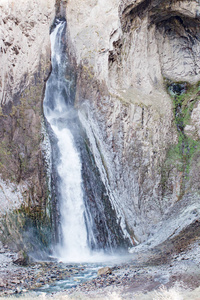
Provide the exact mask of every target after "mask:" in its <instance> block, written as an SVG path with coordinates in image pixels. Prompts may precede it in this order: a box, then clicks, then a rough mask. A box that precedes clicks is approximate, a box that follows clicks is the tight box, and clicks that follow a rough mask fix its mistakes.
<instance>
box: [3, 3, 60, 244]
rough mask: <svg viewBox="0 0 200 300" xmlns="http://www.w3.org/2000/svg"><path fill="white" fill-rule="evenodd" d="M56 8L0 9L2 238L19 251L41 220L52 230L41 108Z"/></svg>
mask: <svg viewBox="0 0 200 300" xmlns="http://www.w3.org/2000/svg"><path fill="white" fill-rule="evenodd" d="M54 5H55V1H51V0H47V1H39V0H34V1H31V2H30V1H24V0H20V1H17V2H14V1H10V0H5V1H3V2H2V1H1V4H0V14H1V20H0V40H1V41H0V62H1V64H0V104H1V112H0V177H1V182H2V184H1V188H0V193H1V197H0V218H1V228H0V229H1V239H3V241H4V242H5V243H8V244H10V245H11V244H12V246H13V247H14V248H15V249H17V248H19V249H20V247H22V244H23V238H24V237H22V232H23V231H26V230H28V227H29V226H31V224H32V223H33V224H32V225H34V226H35V227H36V228H37V227H39V228H40V230H42V229H41V225H39V223H40V220H41V222H42V223H43V225H44V227H45V226H46V225H47V224H48V226H50V219H49V215H48V210H49V207H48V206H49V204H48V203H47V202H48V201H47V200H48V178H47V175H46V171H45V161H44V157H43V153H42V141H43V139H44V132H42V104H41V103H42V99H43V95H44V87H45V81H46V79H47V77H48V74H49V72H50V39H49V28H50V25H51V23H52V21H53V18H54V15H55V8H54ZM45 224H46V225H45ZM43 225H42V226H43ZM34 235H35V233H34V232H32V233H31V232H29V234H27V236H26V238H25V239H26V241H27V245H26V246H27V247H28V248H29V246H30V245H28V239H29V238H28V236H30V237H31V236H32V238H33V237H34ZM36 235H37V234H36ZM32 238H31V239H32ZM33 239H34V238H33Z"/></svg>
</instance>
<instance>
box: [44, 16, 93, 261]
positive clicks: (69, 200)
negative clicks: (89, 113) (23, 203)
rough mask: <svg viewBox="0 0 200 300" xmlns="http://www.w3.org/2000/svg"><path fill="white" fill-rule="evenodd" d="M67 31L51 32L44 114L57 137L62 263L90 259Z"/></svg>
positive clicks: (62, 26)
mask: <svg viewBox="0 0 200 300" xmlns="http://www.w3.org/2000/svg"><path fill="white" fill-rule="evenodd" d="M65 29H66V22H64V21H61V22H58V24H57V25H56V28H55V29H54V30H53V32H52V33H51V52H52V57H51V60H52V73H51V76H50V77H49V79H48V82H47V86H46V92H45V99H44V114H45V117H46V119H47V120H48V122H49V124H50V126H51V128H52V130H53V132H54V135H55V136H56V138H57V147H58V150H59V153H58V156H59V163H58V166H57V172H58V175H59V177H60V183H59V194H60V199H59V201H60V214H61V230H62V242H61V244H60V245H59V246H58V247H57V252H58V256H59V258H60V259H61V260H62V261H74V262H76V261H84V260H87V259H86V258H87V257H88V255H89V248H88V243H87V229H86V224H85V219H84V212H85V206H84V201H83V192H82V178H81V161H80V156H79V153H78V151H77V149H76V147H75V141H74V138H73V135H72V133H71V131H70V128H69V127H70V125H69V123H70V118H73V117H72V115H73V114H75V112H74V110H73V108H72V106H71V105H70V99H69V98H70V92H69V87H70V84H71V83H70V81H67V80H66V79H65V68H66V60H65V54H64V52H65V51H64V50H65V49H64V41H63V40H64V31H65ZM66 98H68V99H66ZM67 102H68V103H67Z"/></svg>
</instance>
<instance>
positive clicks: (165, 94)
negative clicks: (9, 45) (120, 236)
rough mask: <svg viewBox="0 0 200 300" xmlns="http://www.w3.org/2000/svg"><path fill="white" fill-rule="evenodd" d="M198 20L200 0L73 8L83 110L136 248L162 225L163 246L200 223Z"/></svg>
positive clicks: (70, 16) (71, 29)
mask: <svg viewBox="0 0 200 300" xmlns="http://www.w3.org/2000/svg"><path fill="white" fill-rule="evenodd" d="M199 12H200V10H199V4H198V2H197V1H153V0H152V1H132V0H129V1H125V0H124V1H122V0H121V1H119V0H109V1H106V2H105V1H89V0H88V1H84V3H83V2H82V1H80V0H74V1H68V4H67V20H68V34H69V37H70V40H71V45H70V51H71V53H72V54H73V55H74V57H75V58H76V61H77V64H78V82H77V94H76V106H77V108H78V109H79V115H80V119H81V122H82V124H83V126H84V127H85V130H86V132H87V135H88V137H89V140H90V148H91V151H92V152H93V154H94V157H95V160H96V164H97V165H98V166H99V170H100V172H101V176H102V178H103V180H104V183H105V185H106V186H107V193H108V194H109V196H110V199H111V202H112V205H113V207H115V209H116V210H117V213H118V217H119V219H120V220H121V225H122V227H123V229H124V232H126V231H128V232H129V234H130V235H131V236H132V239H133V241H135V242H136V243H137V242H142V241H144V240H146V239H147V238H148V235H151V234H154V237H155V236H158V234H156V233H155V232H157V233H158V232H160V226H161V227H162V222H164V220H167V221H165V222H166V223H165V228H164V229H163V233H162V237H161V236H160V238H159V239H158V241H157V243H159V242H160V241H161V240H162V239H165V238H167V237H169V236H170V235H171V236H173V235H174V234H175V233H176V232H178V231H180V230H181V228H183V227H184V226H187V225H188V224H190V223H192V222H193V221H194V220H195V218H198V214H199V204H198V202H199V183H198V182H199V170H198V167H197V166H198V165H199V162H200V161H199V120H198V111H199V105H200V104H199V99H200V98H199V83H198V81H199V79H200V69H199V54H200V47H199V46H200V37H199V25H200V21H199ZM183 203H184V204H183ZM186 203H187V204H186ZM194 209H195V212H194V211H193V210H194ZM173 211H174V212H175V215H174V217H173V220H174V219H176V218H177V216H179V217H180V218H179V221H178V222H175V223H176V224H174V223H173V222H174V221H173V220H170V219H169V216H170V215H171V214H172V212H173ZM177 219H178V218H177ZM172 223H173V224H172ZM186 223H187V224H186ZM156 224H157V225H156ZM160 224H161V225H160ZM177 228H179V230H178V229H177ZM177 230H178V231H177ZM160 235H161V234H160Z"/></svg>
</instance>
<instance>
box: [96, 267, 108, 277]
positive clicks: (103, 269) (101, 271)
mask: <svg viewBox="0 0 200 300" xmlns="http://www.w3.org/2000/svg"><path fill="white" fill-rule="evenodd" d="M110 274H112V270H111V269H110V268H109V267H105V268H101V269H99V270H98V272H97V275H98V276H101V275H110Z"/></svg>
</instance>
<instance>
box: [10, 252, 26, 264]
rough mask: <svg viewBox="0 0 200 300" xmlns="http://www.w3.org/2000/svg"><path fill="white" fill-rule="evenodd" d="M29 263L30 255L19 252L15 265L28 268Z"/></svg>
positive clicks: (14, 261)
mask: <svg viewBox="0 0 200 300" xmlns="http://www.w3.org/2000/svg"><path fill="white" fill-rule="evenodd" d="M28 262H29V258H28V255H27V254H26V253H25V252H24V251H23V250H21V251H19V252H18V253H17V258H16V259H14V260H13V263H14V264H17V265H21V266H27V265H28Z"/></svg>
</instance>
